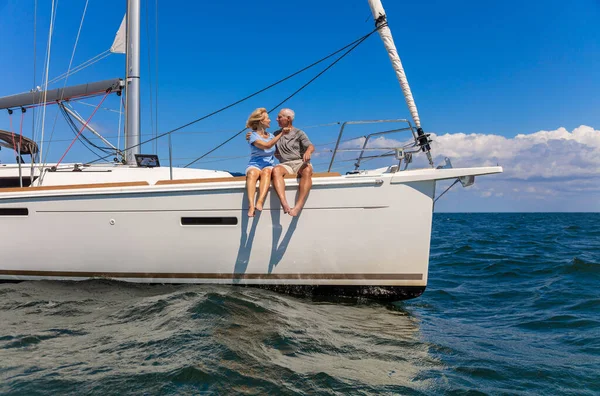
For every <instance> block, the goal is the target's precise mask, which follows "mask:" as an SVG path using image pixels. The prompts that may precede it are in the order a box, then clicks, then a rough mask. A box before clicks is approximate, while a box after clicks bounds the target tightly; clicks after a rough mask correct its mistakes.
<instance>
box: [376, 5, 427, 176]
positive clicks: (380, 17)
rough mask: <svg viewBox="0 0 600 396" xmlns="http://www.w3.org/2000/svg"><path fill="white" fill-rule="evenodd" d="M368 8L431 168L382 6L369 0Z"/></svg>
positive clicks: (415, 111) (423, 137) (425, 139)
mask: <svg viewBox="0 0 600 396" xmlns="http://www.w3.org/2000/svg"><path fill="white" fill-rule="evenodd" d="M369 6H370V7H371V13H372V14H373V18H375V25H376V26H377V28H378V29H379V36H380V37H381V40H382V41H383V45H384V46H385V49H386V50H387V52H388V56H389V57H390V61H391V62H392V67H393V68H394V71H395V72H396V78H398V82H400V87H401V88H402V93H404V99H405V100H406V104H407V106H408V110H409V111H410V115H411V117H412V119H413V121H414V123H415V126H416V127H417V140H418V142H419V146H421V150H423V152H425V153H426V154H427V159H428V160H429V164H430V165H431V166H432V167H433V159H432V158H431V153H430V152H429V150H431V147H430V146H429V143H430V140H429V135H428V134H426V133H425V132H423V128H421V119H420V118H419V112H418V111H417V105H416V104H415V100H414V98H413V96H412V92H411V90H410V86H409V85H408V79H407V78H406V74H405V73H404V68H403V67H402V62H401V61H400V56H399V55H398V50H397V49H396V44H394V38H393V37H392V32H391V31H390V28H389V27H388V25H387V17H386V15H385V10H384V9H383V5H382V4H381V0H369Z"/></svg>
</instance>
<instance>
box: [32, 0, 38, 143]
mask: <svg viewBox="0 0 600 396" xmlns="http://www.w3.org/2000/svg"><path fill="white" fill-rule="evenodd" d="M36 38H37V0H35V1H34V5H33V89H35V75H36V63H37V62H36V60H37V41H36ZM34 137H35V110H34V111H33V117H32V122H31V138H32V139H34Z"/></svg>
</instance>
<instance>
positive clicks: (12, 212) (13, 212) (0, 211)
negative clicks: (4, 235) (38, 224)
mask: <svg viewBox="0 0 600 396" xmlns="http://www.w3.org/2000/svg"><path fill="white" fill-rule="evenodd" d="M27 215H29V209H27V208H0V216H27Z"/></svg>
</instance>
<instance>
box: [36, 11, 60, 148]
mask: <svg viewBox="0 0 600 396" xmlns="http://www.w3.org/2000/svg"><path fill="white" fill-rule="evenodd" d="M57 7H58V0H52V12H51V14H50V31H49V32H48V48H47V51H46V55H47V58H46V66H45V67H46V70H45V71H44V74H45V75H46V76H45V80H46V84H45V89H44V107H43V111H42V113H43V115H42V139H41V140H44V129H45V126H46V97H47V94H48V72H49V71H50V55H51V50H52V35H53V33H54V22H55V20H56V8H57ZM42 151H43V147H42V146H40V148H39V153H40V157H39V158H40V159H41V158H42V157H43V155H42Z"/></svg>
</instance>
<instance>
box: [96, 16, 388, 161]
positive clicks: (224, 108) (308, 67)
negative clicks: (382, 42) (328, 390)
mask: <svg viewBox="0 0 600 396" xmlns="http://www.w3.org/2000/svg"><path fill="white" fill-rule="evenodd" d="M382 26H383V25H382ZM380 28H381V27H378V28H375V29H374V30H373V31H371V32H370V33H368V34H366V35H364V36H362V37H360V38H358V39H356V40H354V41H353V42H351V43H350V44H347V45H345V46H344V47H342V48H340V49H338V50H337V51H335V52H332V53H331V54H329V55H327V56H326V57H324V58H322V59H320V60H318V61H316V62H314V63H312V64H310V65H308V66H306V67H304V68H302V69H300V70H298V71H297V72H295V73H292V74H290V75H289V76H287V77H285V78H282V79H281V80H279V81H277V82H274V83H273V84H271V85H269V86H267V87H265V88H263V89H261V90H259V91H256V92H254V93H253V94H250V95H248V96H246V97H245V98H242V99H240V100H238V101H236V102H234V103H231V104H229V105H227V106H225V107H222V108H220V109H219V110H216V111H213V112H212V113H210V114H207V115H205V116H203V117H200V118H197V119H195V120H194V121H191V122H188V123H187V124H185V125H182V126H180V127H177V128H175V129H172V130H170V131H167V132H164V133H161V134H160V135H158V136H156V137H154V138H152V139H148V140H145V141H143V142H141V143H138V144H136V145H133V146H130V147H126V148H125V149H124V150H130V149H132V148H134V147H138V146H141V145H142V144H146V143H148V142H151V141H152V140H154V139H160V138H162V137H163V136H166V135H169V134H172V133H175V132H177V131H179V130H181V129H183V128H186V127H188V126H190V125H193V124H195V123H197V122H200V121H202V120H205V119H207V118H209V117H212V116H213V115H216V114H218V113H221V112H222V111H225V110H227V109H229V108H231V107H233V106H236V105H238V104H240V103H242V102H244V101H246V100H248V99H250V98H252V97H254V96H256V95H258V94H260V93H263V92H265V91H267V90H269V89H271V88H273V87H275V86H277V85H279V84H281V83H283V82H285V81H287V80H289V79H290V78H292V77H295V76H297V75H298V74H300V73H302V72H304V71H306V70H308V69H310V68H312V67H314V66H316V65H318V64H319V63H322V62H324V61H325V60H327V59H329V58H331V57H332V56H334V55H337V54H338V53H340V52H342V51H344V50H345V49H346V48H348V47H352V46H353V45H354V47H353V48H351V50H350V51H352V50H353V49H354V48H356V45H357V43H358V44H361V43H362V42H363V41H365V39H367V38H368V37H369V36H371V35H372V34H373V33H375V32H376V31H377V30H378V29H380ZM345 55H347V53H346V54H344V55H342V57H343V56H345ZM340 59H341V58H340ZM338 60H339V59H338ZM330 67H331V66H330ZM321 74H322V73H321ZM292 96H293V95H292ZM288 99H289V98H288ZM286 100H287V99H286ZM282 103H283V102H282ZM244 130H245V129H244ZM242 132H243V131H241V132H239V133H238V135H239V134H240V133H242ZM236 136H237V135H236ZM234 137H235V136H234ZM232 139H233V138H232ZM107 157H108V156H107ZM107 157H105V158H107ZM93 162H96V161H92V162H89V163H90V164H91V163H93Z"/></svg>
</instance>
